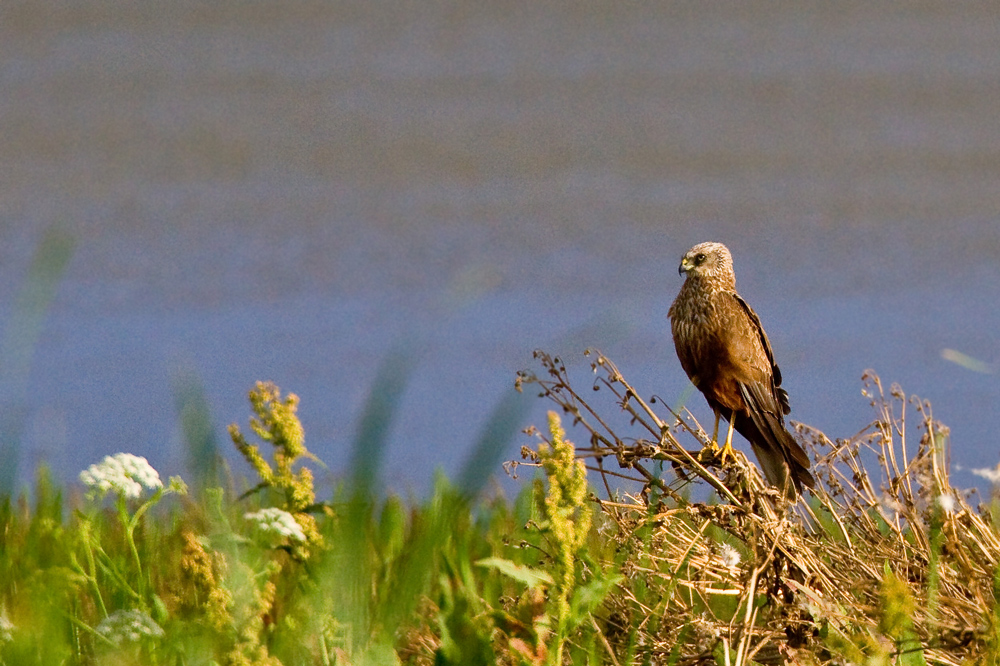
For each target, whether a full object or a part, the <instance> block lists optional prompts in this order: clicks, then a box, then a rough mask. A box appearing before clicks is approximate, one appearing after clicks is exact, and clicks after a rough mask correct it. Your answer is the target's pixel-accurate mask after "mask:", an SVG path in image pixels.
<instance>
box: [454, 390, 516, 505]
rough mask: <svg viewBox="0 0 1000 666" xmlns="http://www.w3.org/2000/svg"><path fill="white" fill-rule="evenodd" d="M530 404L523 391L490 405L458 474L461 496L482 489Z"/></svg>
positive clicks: (476, 492) (511, 392)
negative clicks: (488, 413)
mask: <svg viewBox="0 0 1000 666" xmlns="http://www.w3.org/2000/svg"><path fill="white" fill-rule="evenodd" d="M532 404H534V403H533V401H532V400H529V399H528V396H526V395H524V394H523V393H521V392H519V391H510V392H508V393H507V394H506V395H504V397H503V398H502V399H501V400H500V402H499V403H498V404H497V406H496V407H495V408H494V410H493V413H492V414H490V418H489V421H487V422H486V425H485V426H484V427H483V430H482V432H481V433H480V435H479V440H478V441H477V442H476V445H475V446H474V447H473V449H472V453H471V454H470V455H469V457H468V459H467V460H466V461H465V465H463V466H462V471H461V473H460V474H459V476H458V488H459V490H460V491H461V493H462V494H463V495H464V496H466V497H470V498H471V497H473V496H475V495H476V494H478V493H479V492H480V491H482V489H483V487H484V486H485V485H486V482H487V480H488V479H489V478H490V476H491V475H492V474H493V473H495V472H496V471H497V467H498V465H499V464H500V459H501V458H502V456H503V452H504V447H505V446H506V445H507V443H508V442H510V441H511V440H512V439H513V438H514V436H515V435H516V434H517V432H518V431H519V430H520V429H521V428H522V427H523V425H524V421H525V419H526V418H527V417H528V413H529V412H530V411H531V406H532Z"/></svg>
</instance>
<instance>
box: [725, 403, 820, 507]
mask: <svg viewBox="0 0 1000 666" xmlns="http://www.w3.org/2000/svg"><path fill="white" fill-rule="evenodd" d="M740 391H741V392H742V394H743V401H744V402H745V403H746V406H747V412H749V416H744V415H741V414H738V415H737V419H736V423H735V426H736V430H737V431H738V432H739V433H740V434H741V435H743V436H744V437H746V439H747V440H749V441H750V444H751V445H752V446H753V450H754V453H755V454H756V455H757V460H758V461H759V462H760V466H761V468H762V469H763V470H764V476H765V477H767V480H768V482H769V483H770V484H771V485H773V486H776V487H778V488H783V487H786V486H787V487H789V488H791V490H790V492H792V493H794V491H795V490H798V491H801V490H802V486H803V485H805V486H808V487H810V488H812V487H814V486H815V485H816V480H815V479H813V476H812V474H810V473H809V456H808V455H807V454H806V452H805V450H803V448H802V447H801V446H799V444H798V442H796V441H795V439H794V438H793V437H792V435H791V433H789V432H788V431H787V430H786V429H785V424H784V420H783V419H782V418H781V416H780V415H779V414H778V413H776V412H775V410H774V409H773V408H771V405H773V402H774V401H773V400H768V399H767V395H766V394H765V393H764V389H763V387H762V386H760V385H758V384H751V385H747V384H740ZM755 435H756V436H755ZM789 473H791V478H792V482H793V483H791V484H788V482H787V479H788V477H789ZM792 497H794V495H792Z"/></svg>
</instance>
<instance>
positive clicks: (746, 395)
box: [669, 243, 815, 500]
mask: <svg viewBox="0 0 1000 666" xmlns="http://www.w3.org/2000/svg"><path fill="white" fill-rule="evenodd" d="M679 272H680V274H682V275H683V274H685V273H686V274H687V279H685V280H684V285H683V286H682V287H681V290H680V293H678V294H677V298H676V299H675V300H674V303H673V305H671V306H670V313H669V314H670V329H671V332H672V333H673V337H674V347H675V348H676V350H677V357H678V358H679V359H680V361H681V366H682V367H683V368H684V372H686V373H687V375H688V377H690V379H691V382H692V383H693V384H694V385H695V386H696V387H697V388H698V390H700V391H701V392H702V393H703V394H704V395H705V399H706V400H708V404H709V406H711V408H712V409H713V410H714V411H715V427H714V428H713V430H712V446H713V447H714V448H716V449H717V448H718V437H719V417H720V416H721V417H723V418H725V419H726V420H728V421H729V432H728V434H727V435H726V444H725V446H724V447H723V449H722V453H721V458H722V460H723V461H725V459H726V456H732V455H733V449H732V439H733V428H735V429H736V431H737V432H738V433H740V434H741V435H743V437H745V438H746V439H747V441H749V442H750V445H751V446H752V447H753V451H754V453H755V454H756V456H757V460H758V461H759V462H760V466H761V468H763V470H764V476H765V477H766V478H767V480H768V482H769V483H770V484H771V485H773V486H775V487H777V488H778V489H780V490H782V491H783V492H784V494H785V496H786V497H788V499H790V500H794V499H795V498H796V497H797V492H801V491H802V486H803V485H806V486H809V487H810V488H812V487H813V485H814V483H815V481H814V480H813V477H812V475H811V474H810V473H809V457H808V456H807V455H806V452H805V451H804V450H802V447H801V446H799V445H798V443H797V442H796V441H795V440H794V439H793V438H792V436H791V434H790V433H789V432H788V431H787V430H786V429H785V419H784V415H785V414H787V413H788V412H789V407H788V394H787V393H786V392H785V390H784V389H783V388H781V371H780V370H778V366H777V365H776V364H775V363H774V356H773V354H772V352H771V343H770V342H769V341H768V339H767V335H766V334H765V333H764V328H763V327H762V326H761V325H760V319H759V318H758V317H757V313H756V312H754V311H753V308H751V307H750V306H749V305H747V303H746V301H744V300H743V299H742V298H741V297H740V295H739V294H738V293H736V276H735V274H734V273H733V258H732V255H730V254H729V249H728V248H727V247H726V246H725V245H723V244H722V243H701V244H700V245H695V246H694V247H693V248H691V249H690V250H688V252H687V254H685V255H684V257H683V258H682V259H681V265H680V268H679Z"/></svg>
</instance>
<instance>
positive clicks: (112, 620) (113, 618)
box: [97, 610, 163, 645]
mask: <svg viewBox="0 0 1000 666" xmlns="http://www.w3.org/2000/svg"><path fill="white" fill-rule="evenodd" d="M97 633H99V634H100V635H101V636H104V637H105V638H106V639H108V640H109V641H111V642H112V643H114V644H115V645H121V644H122V643H134V642H135V641H138V640H140V639H143V638H159V637H161V636H163V629H161V628H160V625H158V624H156V622H155V621H154V620H153V618H151V617H149V616H148V615H146V614H145V613H143V612H142V611H139V610H118V611H115V612H114V613H112V614H111V615H109V616H107V617H106V618H104V619H103V620H101V623H100V624H99V625H97Z"/></svg>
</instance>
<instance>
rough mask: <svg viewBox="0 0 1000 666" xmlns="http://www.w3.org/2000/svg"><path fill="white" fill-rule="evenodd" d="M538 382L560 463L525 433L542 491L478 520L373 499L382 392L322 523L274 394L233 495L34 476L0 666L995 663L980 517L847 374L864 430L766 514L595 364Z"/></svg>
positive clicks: (988, 515)
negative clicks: (579, 377)
mask: <svg viewBox="0 0 1000 666" xmlns="http://www.w3.org/2000/svg"><path fill="white" fill-rule="evenodd" d="M537 357H538V359H539V361H540V363H541V365H542V368H543V370H544V372H542V373H541V374H540V376H534V375H531V374H527V373H522V375H520V376H519V379H518V386H519V388H522V387H525V386H528V387H533V388H536V389H539V390H540V392H541V394H542V395H543V396H545V397H547V398H548V399H550V400H552V401H553V402H554V403H555V404H557V405H558V406H559V407H560V408H561V411H562V413H563V414H565V415H568V417H569V418H570V419H571V420H572V423H573V425H574V427H575V428H576V431H577V432H579V433H581V434H582V435H583V437H584V438H585V440H586V446H579V447H574V445H573V444H572V443H571V442H570V441H568V439H567V438H566V435H565V433H564V431H563V427H562V425H561V422H560V418H559V416H558V415H557V413H556V412H551V413H550V415H549V423H548V428H547V432H546V433H544V434H542V433H536V434H538V444H537V446H535V447H525V449H524V450H523V455H524V457H525V460H526V462H524V463H520V465H529V466H534V467H537V468H539V469H540V470H541V473H540V474H538V475H537V478H536V480H534V481H532V482H531V483H529V484H527V486H526V487H525V489H524V491H523V492H522V493H521V494H520V495H519V496H518V497H517V498H516V499H515V500H514V501H512V502H508V501H506V500H504V499H501V498H494V499H477V498H476V492H475V491H476V490H477V489H478V488H480V487H481V486H482V485H483V483H482V481H483V479H484V478H485V476H484V474H485V472H484V471H483V470H482V469H478V468H477V467H476V466H475V465H472V466H471V467H470V468H468V469H467V470H466V472H463V474H462V475H461V477H460V479H459V482H458V483H457V484H455V485H452V484H450V483H448V482H447V481H445V480H443V479H439V480H438V482H437V483H436V485H435V488H434V490H433V493H432V494H431V497H430V498H429V499H427V500H426V501H424V502H422V503H420V502H409V503H404V502H403V501H401V500H400V499H398V498H396V497H394V496H389V497H384V496H383V495H382V494H381V493H380V492H379V491H378V490H377V489H376V487H375V478H376V476H377V474H376V472H377V455H376V454H375V453H374V449H373V446H374V447H375V448H376V449H377V444H378V440H379V438H380V437H384V430H385V429H384V425H381V426H380V424H384V423H385V422H387V421H388V419H389V417H390V416H391V414H390V413H389V411H391V402H392V401H391V399H388V406H386V402H385V401H386V400H387V397H386V396H387V395H389V396H390V397H391V394H392V389H393V385H392V382H391V381H390V382H388V384H383V385H378V384H377V386H376V389H375V390H373V392H372V398H371V399H370V401H369V406H368V409H367V410H366V416H365V418H364V419H363V422H364V423H367V424H369V425H370V426H371V428H369V429H368V430H365V427H364V425H363V427H362V432H361V433H360V434H359V439H358V441H357V442H356V443H355V458H356V462H357V465H355V466H354V470H355V473H354V474H355V475H354V477H353V478H352V479H349V480H347V481H345V482H344V484H343V485H342V487H341V488H339V489H338V490H337V492H336V496H335V497H334V498H333V499H332V500H331V501H328V502H319V501H317V499H316V496H315V492H314V489H313V476H312V472H311V471H310V465H311V464H315V463H317V462H318V461H316V460H315V459H314V458H313V457H312V456H311V454H310V453H309V452H308V450H307V449H306V447H305V443H304V434H303V428H302V425H301V423H300V422H299V420H298V418H297V416H296V408H297V399H296V397H295V396H294V395H288V396H284V397H283V396H282V395H281V393H280V392H279V390H278V389H277V387H275V386H274V385H271V384H263V383H261V384H258V385H257V387H256V388H255V389H254V390H253V391H252V392H251V393H250V402H251V407H252V411H253V416H252V418H251V421H250V431H251V432H250V433H249V434H245V433H244V432H243V431H241V430H240V428H238V427H237V426H235V425H234V426H231V427H230V437H231V439H232V441H233V443H234V445H235V446H236V447H237V449H238V450H239V451H240V453H241V454H242V455H243V457H244V458H245V459H246V460H247V461H248V462H249V463H250V464H251V465H252V467H253V469H254V470H255V472H256V474H257V475H258V476H259V480H258V482H257V485H255V486H254V487H253V488H251V489H250V490H249V491H247V492H244V493H242V494H237V493H236V492H234V491H233V490H232V486H233V484H232V483H221V482H220V476H219V475H218V474H216V473H215V471H214V469H213V468H212V465H211V464H208V463H206V464H204V465H200V466H199V467H198V470H197V473H196V476H195V478H193V479H191V480H190V481H191V488H190V489H189V488H188V487H187V486H186V485H185V483H184V481H182V480H181V479H179V478H173V479H170V480H169V481H168V482H167V483H166V484H164V483H163V482H162V481H161V480H160V478H159V475H158V473H157V472H156V471H155V470H154V469H152V468H151V467H149V465H148V463H147V462H146V461H145V460H144V459H142V458H137V457H135V456H130V455H128V454H118V455H116V456H109V457H108V458H106V459H105V460H104V461H102V462H100V463H97V464H95V465H93V466H91V467H90V468H88V469H87V470H85V471H84V472H83V473H82V474H81V477H80V478H81V483H82V484H83V486H84V487H85V488H86V496H82V495H80V496H78V495H77V494H74V495H73V497H72V499H71V500H70V501H69V502H68V504H69V505H70V506H69V507H68V508H67V506H66V504H67V501H66V500H65V499H64V497H63V492H62V491H61V490H59V489H58V488H56V487H54V486H53V484H52V483H51V482H50V481H49V480H48V477H47V476H46V475H45V473H44V472H43V473H40V475H39V478H38V481H37V483H36V485H35V487H34V489H33V493H32V499H30V500H29V499H28V498H27V497H21V498H20V499H10V498H8V499H7V500H5V501H3V502H2V503H0V586H2V587H0V663H2V664H5V665H10V666H15V665H16V666H20V665H22V664H24V665H27V664H40V665H45V666H52V665H57V664H67V665H76V664H122V665H126V664H170V665H175V664H176V665H192V666H193V665H201V664H204V665H209V664H218V665H222V666H241V665H251V664H252V665H255V666H256V665H263V666H272V665H273V666H277V665H279V664H282V665H286V666H291V665H298V664H301V665H314V664H323V665H329V664H342V665H347V664H350V665H356V666H361V665H373V666H374V665H380V664H401V663H402V664H427V665H430V664H436V665H477V664H512V665H513V664H529V665H542V664H560V665H561V664H614V665H616V666H617V665H620V664H622V665H623V664H713V663H714V664H719V665H723V664H725V665H730V664H749V663H782V662H784V663H802V664H848V663H850V664H861V663H865V664H897V663H898V664H925V663H939V664H965V663H969V664H973V663H995V662H996V661H997V655H1000V604H998V599H1000V567H998V563H1000V538H998V531H997V529H996V525H995V523H994V521H995V518H994V516H996V515H997V513H996V511H995V510H991V508H989V507H979V508H977V509H973V508H971V507H970V506H969V505H968V504H967V502H966V499H967V498H966V496H965V495H964V494H963V493H961V492H958V491H956V490H955V489H953V488H952V487H951V485H950V483H949V479H948V467H947V463H946V460H947V458H946V444H947V442H946V439H947V431H946V429H945V428H944V427H943V426H941V425H940V424H939V423H938V422H936V421H934V420H933V419H932V418H931V414H930V411H929V406H928V405H927V404H926V403H922V402H921V401H919V400H917V399H911V400H907V399H906V397H905V396H904V395H903V394H902V392H901V391H900V390H899V389H898V388H895V387H894V388H893V389H892V390H891V391H890V393H889V395H885V394H884V393H883V389H882V386H881V384H880V383H879V381H878V379H877V378H876V377H874V376H868V377H867V380H866V395H867V396H868V398H869V399H870V401H871V403H872V406H873V407H874V409H875V412H876V417H875V421H874V423H872V425H871V426H869V428H867V429H865V430H863V431H862V432H860V433H859V434H858V435H856V436H854V437H852V438H850V439H845V440H838V441H836V442H832V441H830V440H829V439H827V438H826V437H825V436H824V435H823V434H822V433H819V432H817V431H813V430H810V429H808V428H806V427H804V426H799V427H798V432H797V437H798V439H799V441H800V442H802V443H803V444H804V445H806V446H807V448H809V449H810V453H811V457H812V459H813V460H814V461H815V462H814V465H815V467H814V469H815V472H816V476H817V479H818V480H819V481H820V483H818V484H817V485H818V488H817V490H816V491H814V492H812V493H811V494H810V495H809V496H807V497H806V498H805V499H802V500H800V501H799V502H798V503H796V504H794V505H792V506H789V505H788V504H787V503H786V502H785V501H784V500H783V499H781V498H780V497H778V496H777V494H776V493H775V492H774V491H773V490H771V489H769V488H768V487H767V486H766V484H765V483H764V482H763V481H762V479H761V478H760V476H759V473H758V472H757V469H756V467H754V466H753V465H750V464H748V463H747V462H746V461H745V459H742V458H740V459H739V460H738V461H737V462H736V463H735V464H734V463H730V464H727V465H726V466H725V467H724V468H722V469H719V468H718V467H716V466H715V465H714V460H712V459H711V456H708V457H706V456H704V455H703V454H702V453H701V452H700V449H701V447H702V445H703V444H704V443H705V442H706V435H705V433H704V431H703V430H702V429H701V427H700V426H699V425H698V424H697V423H696V422H695V421H694V420H693V419H692V418H691V416H690V415H689V414H687V413H686V412H685V413H681V414H674V413H673V412H671V411H670V409H669V408H668V407H666V406H664V405H662V403H660V402H659V401H657V400H655V399H653V400H651V401H649V402H647V401H644V400H643V399H642V398H640V397H639V396H638V394H636V392H635V391H634V390H632V388H631V387H630V386H629V385H628V383H627V382H626V380H625V379H624V378H623V377H622V376H621V375H620V374H619V373H618V371H617V369H616V368H615V367H614V365H613V364H612V363H611V362H610V361H608V360H607V359H606V358H604V357H603V356H600V355H599V354H594V355H592V367H593V370H594V371H595V373H596V381H595V383H594V385H593V388H594V389H599V390H598V391H597V393H593V392H592V391H591V390H590V389H591V388H592V387H591V386H590V385H589V384H588V386H587V391H586V392H585V393H584V392H579V393H578V392H577V391H576V390H575V389H574V388H573V387H572V386H571V384H570V381H569V377H568V373H567V371H566V369H565V367H564V366H563V364H562V363H561V362H560V360H559V359H556V358H551V357H549V356H548V355H546V354H544V353H539V354H537ZM397 388H398V386H397ZM584 394H586V395H587V396H590V397H588V398H587V399H586V400H585V399H584V398H583V395H584ZM609 399H610V400H609ZM599 400H606V401H607V403H606V404H602V405H598V404H597V402H598V401H599ZM380 401H381V402H380ZM379 405H382V406H381V407H380V406H379ZM654 407H656V408H657V410H658V411H659V412H662V413H657V410H654ZM914 411H915V412H916V414H915V417H914V416H910V417H908V412H911V413H912V412H914ZM509 412H510V410H509V409H508V410H506V412H503V411H502V412H501V413H499V414H495V415H494V417H495V418H494V419H493V421H492V422H491V423H493V425H494V426H496V425H497V424H502V423H504V422H508V421H510V418H509V417H510V413H509ZM913 421H916V423H913ZM380 427H381V428H382V430H381V431H380V430H379V428H380ZM380 432H381V433H382V434H379V433H380ZM372 438H374V439H372ZM258 440H259V441H258ZM681 441H687V442H689V444H688V447H689V448H690V450H688V448H685V446H683V445H682V443H681ZM481 445H482V446H480V447H479V448H480V449H481V451H486V450H487V449H489V448H490V447H492V448H493V449H496V448H497V442H496V441H493V440H491V439H490V438H489V437H486V438H485V439H484V440H483V442H481ZM262 447H263V448H264V449H265V450H262ZM487 459H489V457H488V456H486V458H482V457H480V458H479V459H478V460H479V463H480V464H479V467H482V461H483V460H487ZM490 467H492V465H490ZM515 467H517V466H516V465H515ZM588 470H589V471H590V479H591V480H592V481H596V482H597V484H598V487H599V488H600V490H594V489H591V487H590V486H588ZM487 471H491V470H487ZM518 471H520V470H519V469H518Z"/></svg>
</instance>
